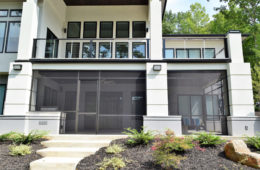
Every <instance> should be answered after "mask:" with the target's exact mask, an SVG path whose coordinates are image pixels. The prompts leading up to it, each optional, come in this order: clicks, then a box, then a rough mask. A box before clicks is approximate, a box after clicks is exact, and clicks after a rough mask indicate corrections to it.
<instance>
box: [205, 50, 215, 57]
mask: <svg viewBox="0 0 260 170" xmlns="http://www.w3.org/2000/svg"><path fill="white" fill-rule="evenodd" d="M203 56H204V58H214V57H215V48H205V49H203Z"/></svg>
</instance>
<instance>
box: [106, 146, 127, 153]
mask: <svg viewBox="0 0 260 170" xmlns="http://www.w3.org/2000/svg"><path fill="white" fill-rule="evenodd" d="M124 150H125V149H124V148H123V147H122V146H120V145H116V144H114V145H111V146H109V147H107V149H106V153H108V154H118V153H121V152H123V151H124Z"/></svg>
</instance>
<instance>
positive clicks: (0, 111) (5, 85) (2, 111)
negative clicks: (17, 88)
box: [0, 83, 7, 115]
mask: <svg viewBox="0 0 260 170" xmlns="http://www.w3.org/2000/svg"><path fill="white" fill-rule="evenodd" d="M0 85H1V86H4V88H5V94H4V100H3V108H2V110H0V113H2V114H0V115H3V114H4V108H5V99H6V91H7V84H1V83H0Z"/></svg>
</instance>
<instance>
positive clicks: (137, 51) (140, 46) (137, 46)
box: [132, 42, 146, 58]
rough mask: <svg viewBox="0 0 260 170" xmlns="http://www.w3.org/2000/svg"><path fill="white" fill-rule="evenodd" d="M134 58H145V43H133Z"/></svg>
mask: <svg viewBox="0 0 260 170" xmlns="http://www.w3.org/2000/svg"><path fill="white" fill-rule="evenodd" d="M132 46H133V58H145V57H146V47H145V42H133V45H132Z"/></svg>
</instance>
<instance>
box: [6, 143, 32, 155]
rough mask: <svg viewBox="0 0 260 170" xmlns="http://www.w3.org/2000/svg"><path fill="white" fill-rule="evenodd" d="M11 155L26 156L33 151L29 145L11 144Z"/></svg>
mask: <svg viewBox="0 0 260 170" xmlns="http://www.w3.org/2000/svg"><path fill="white" fill-rule="evenodd" d="M9 151H10V153H9V154H10V155H12V156H24V155H29V154H31V153H32V148H31V146H28V145H18V146H17V145H11V146H9Z"/></svg>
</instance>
